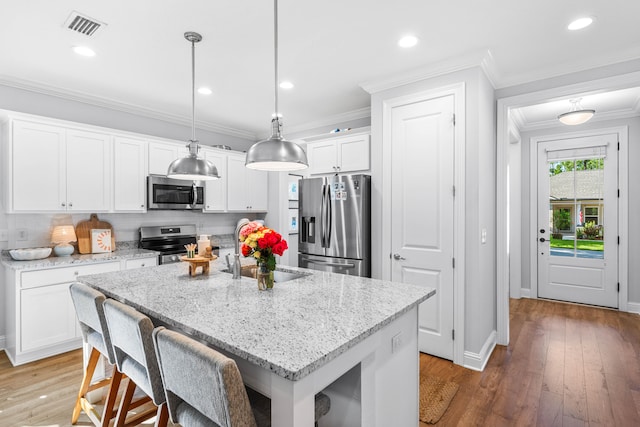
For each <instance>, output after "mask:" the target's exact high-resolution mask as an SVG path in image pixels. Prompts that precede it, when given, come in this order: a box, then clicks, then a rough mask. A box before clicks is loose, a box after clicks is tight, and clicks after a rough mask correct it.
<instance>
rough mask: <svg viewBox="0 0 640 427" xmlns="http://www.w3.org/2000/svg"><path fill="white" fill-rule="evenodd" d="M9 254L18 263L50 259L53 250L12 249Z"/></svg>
mask: <svg viewBox="0 0 640 427" xmlns="http://www.w3.org/2000/svg"><path fill="white" fill-rule="evenodd" d="M9 254H11V258H13V259H15V260H17V261H29V260H32V259H43V258H46V257H48V256H49V255H51V248H30V249H12V250H10V251H9Z"/></svg>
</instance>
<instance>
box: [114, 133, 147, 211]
mask: <svg viewBox="0 0 640 427" xmlns="http://www.w3.org/2000/svg"><path fill="white" fill-rule="evenodd" d="M113 153H114V162H113V163H114V169H113V195H114V199H113V209H114V210H115V211H117V212H144V211H145V210H146V203H145V195H146V182H147V142H146V141H142V140H138V139H133V138H125V137H120V136H117V137H115V139H114V141H113Z"/></svg>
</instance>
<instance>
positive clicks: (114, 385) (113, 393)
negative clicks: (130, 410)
mask: <svg viewBox="0 0 640 427" xmlns="http://www.w3.org/2000/svg"><path fill="white" fill-rule="evenodd" d="M121 380H122V373H121V372H120V371H118V370H117V369H116V368H115V366H114V369H113V375H112V376H111V384H110V385H109V391H108V394H107V401H106V402H105V403H104V411H103V412H102V427H109V424H110V421H111V420H112V419H113V417H114V414H113V412H114V409H113V407H114V406H115V404H116V398H117V397H118V389H119V388H120V381H121Z"/></svg>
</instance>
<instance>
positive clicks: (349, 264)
mask: <svg viewBox="0 0 640 427" xmlns="http://www.w3.org/2000/svg"><path fill="white" fill-rule="evenodd" d="M303 259H304V260H305V261H306V262H308V263H309V264H321V265H328V266H329V267H347V268H354V267H355V266H356V265H355V264H352V263H346V264H343V263H339V262H330V261H317V260H313V259H309V258H303Z"/></svg>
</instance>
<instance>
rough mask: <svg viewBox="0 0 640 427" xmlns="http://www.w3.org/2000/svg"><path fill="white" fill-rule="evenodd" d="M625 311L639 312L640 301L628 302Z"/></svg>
mask: <svg viewBox="0 0 640 427" xmlns="http://www.w3.org/2000/svg"><path fill="white" fill-rule="evenodd" d="M627 311H628V312H629V313H635V314H640V302H628V303H627Z"/></svg>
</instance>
